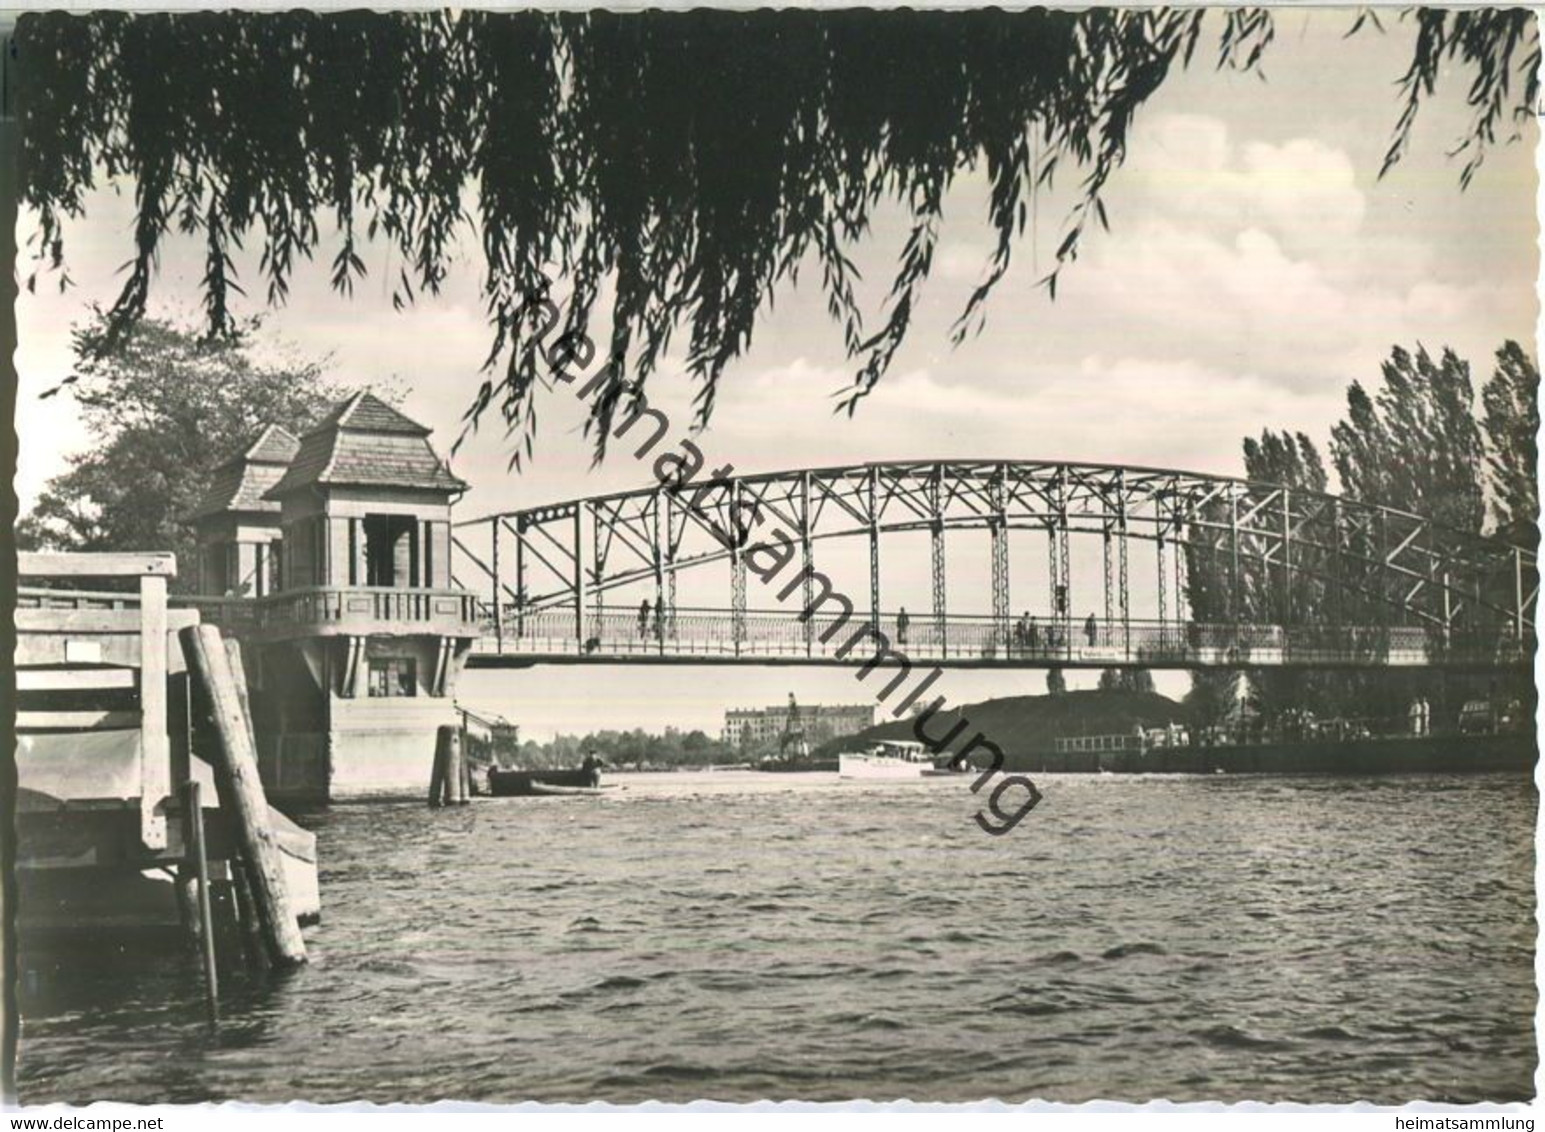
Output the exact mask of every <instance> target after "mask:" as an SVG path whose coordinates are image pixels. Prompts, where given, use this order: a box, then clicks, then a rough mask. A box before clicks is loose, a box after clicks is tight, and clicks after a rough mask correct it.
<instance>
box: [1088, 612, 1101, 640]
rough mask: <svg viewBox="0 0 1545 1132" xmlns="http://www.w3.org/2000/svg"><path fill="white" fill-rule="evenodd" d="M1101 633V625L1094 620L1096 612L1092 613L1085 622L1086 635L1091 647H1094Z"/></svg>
mask: <svg viewBox="0 0 1545 1132" xmlns="http://www.w3.org/2000/svg"><path fill="white" fill-rule="evenodd" d="M1099 635H1100V630H1099V626H1098V625H1097V624H1096V622H1095V620H1094V614H1092V613H1091V614H1090V615H1089V617H1088V620H1086V621H1085V622H1084V636H1085V637H1086V638H1088V640H1089V647H1090V648H1093V647H1094V642H1095V641H1096V640H1097V639H1098V637H1099Z"/></svg>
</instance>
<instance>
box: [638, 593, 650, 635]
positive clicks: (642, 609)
mask: <svg viewBox="0 0 1545 1132" xmlns="http://www.w3.org/2000/svg"><path fill="white" fill-rule="evenodd" d="M638 639H639V640H641V641H644V640H648V639H649V599H648V598H647V597H646V598H645V599H644V603H643V604H642V605H640V606H639V607H638Z"/></svg>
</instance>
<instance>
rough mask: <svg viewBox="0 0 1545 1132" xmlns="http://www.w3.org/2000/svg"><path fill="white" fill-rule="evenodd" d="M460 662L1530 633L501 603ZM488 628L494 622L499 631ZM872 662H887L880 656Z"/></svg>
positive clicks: (1369, 649) (1461, 647) (1484, 659)
mask: <svg viewBox="0 0 1545 1132" xmlns="http://www.w3.org/2000/svg"><path fill="white" fill-rule="evenodd" d="M482 630H483V633H482V636H480V637H479V638H478V639H477V640H476V641H475V642H474V644H473V649H472V653H471V655H470V656H469V657H468V664H469V665H470V666H472V667H474V668H494V667H520V666H524V665H527V664H531V663H535V662H538V661H540V662H543V663H565V662H567V663H623V664H736V663H740V664H757V665H768V664H790V665H792V664H817V665H821V664H825V665H842V664H854V665H862V664H864V663H866V662H868V661H870V660H872V659H873V658H874V657H875V655H876V653H877V652H880V651H882V650H884V649H888V650H890V651H891V652H893V653H901V654H904V655H905V657H906V659H907V660H908V661H909V662H910V663H912V664H913V665H918V664H930V665H932V664H939V665H944V666H947V667H956V668H973V667H974V668H1051V667H1061V668H1110V667H1148V668H1237V667H1301V668H1361V669H1367V668H1448V669H1455V670H1459V669H1471V670H1483V669H1491V670H1495V669H1498V668H1511V667H1521V666H1526V665H1527V664H1528V663H1529V661H1530V657H1531V656H1532V642H1530V641H1527V640H1526V641H1525V642H1523V644H1522V645H1520V644H1519V642H1518V641H1517V640H1516V639H1506V638H1504V639H1502V640H1499V639H1498V638H1497V637H1496V635H1495V634H1489V635H1484V636H1482V637H1479V638H1466V637H1464V636H1461V635H1459V634H1448V635H1447V639H1444V634H1443V633H1442V632H1441V631H1440V630H1436V629H1432V628H1425V627H1410V626H1400V627H1370V626H1348V627H1326V626H1312V627H1298V626H1280V625H1211V624H1198V623H1194V622H1190V623H1181V622H1168V623H1159V622H1151V621H1149V622H1139V621H1129V622H1125V623H1120V622H1096V623H1095V624H1094V625H1092V626H1091V625H1088V624H1086V623H1079V622H1072V623H1052V624H1046V623H1040V624H1038V625H1036V626H1035V628H1034V629H1033V630H1031V631H1027V629H1026V627H1023V626H1020V625H1018V624H1013V623H1011V624H1009V625H1008V626H1004V625H1002V624H1001V623H999V622H997V621H995V620H994V619H993V618H990V617H962V616H954V617H950V618H947V619H945V620H943V621H939V620H935V619H934V618H931V617H929V618H927V619H926V620H925V619H924V618H922V617H919V618H917V619H914V620H912V621H911V622H910V623H909V624H908V625H907V627H906V629H905V630H904V631H902V630H900V629H899V628H898V626H897V622H896V618H895V616H894V615H891V614H887V615H886V616H884V617H883V618H882V619H881V623H880V636H879V637H876V636H874V635H873V633H872V631H871V630H870V629H869V624H868V620H867V618H865V617H864V616H863V615H855V616H854V618H853V619H851V620H843V619H840V618H839V619H834V618H830V617H819V616H818V617H814V618H811V619H810V621H809V623H808V624H807V623H806V622H805V621H804V620H802V619H801V618H800V617H798V616H797V615H795V614H790V613H748V614H747V615H746V616H745V617H744V618H743V619H737V618H736V617H735V616H734V615H733V614H732V613H731V612H729V611H727V610H726V611H711V610H691V611H685V610H684V611H678V612H677V613H676V615H675V616H674V617H670V616H667V617H666V619H665V620H664V621H663V622H660V621H657V620H656V619H654V618H650V619H648V620H647V621H641V620H640V618H639V616H638V614H637V613H636V612H631V611H628V612H624V611H617V610H610V611H605V612H601V613H596V614H592V615H590V616H587V617H586V618H585V630H586V631H585V632H584V633H583V634H581V633H579V632H578V631H577V630H576V622H575V616H574V613H573V612H572V611H571V610H552V609H548V610H542V611H538V612H535V613H529V612H528V613H525V614H520V613H518V612H516V611H514V610H509V611H506V612H505V613H504V615H503V617H502V619H501V621H500V623H499V624H498V625H496V624H495V623H494V622H493V621H492V620H491V619H486V618H485V620H484V623H483V626H482ZM499 630H502V635H501V633H500V631H499ZM882 662H883V663H886V664H894V663H896V662H894V661H891V660H889V659H883V660H882Z"/></svg>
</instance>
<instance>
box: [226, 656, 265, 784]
mask: <svg viewBox="0 0 1545 1132" xmlns="http://www.w3.org/2000/svg"><path fill="white" fill-rule="evenodd" d="M225 658H226V660H227V661H229V662H230V665H231V680H232V681H233V682H234V683H235V685H236V698H237V700H239V701H240V702H241V714H242V715H243V716H244V717H245V718H246V720H247V738H248V740H249V741H250V742H251V743H252V755H253V758H255V759H256V760H257V766H258V769H259V771H260V772H261V770H262V766H263V759H262V756H261V755H260V754H259V753H258V745H257V728H256V727H255V726H254V724H253V722H252V700H251V698H250V695H249V693H248V691H247V665H246V663H245V662H244V661H243V660H242V657H241V642H240V641H238V640H237V639H236V638H235V637H232V638H231V639H230V640H228V641H226V642H225ZM259 781H261V777H260V778H259Z"/></svg>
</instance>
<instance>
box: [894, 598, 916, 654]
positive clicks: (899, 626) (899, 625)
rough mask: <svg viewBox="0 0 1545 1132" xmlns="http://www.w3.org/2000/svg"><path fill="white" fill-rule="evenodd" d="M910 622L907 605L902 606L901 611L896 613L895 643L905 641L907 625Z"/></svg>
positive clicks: (903, 642) (904, 642)
mask: <svg viewBox="0 0 1545 1132" xmlns="http://www.w3.org/2000/svg"><path fill="white" fill-rule="evenodd" d="M910 624H912V618H910V617H908V616H907V607H906V606H904V605H903V606H902V607H901V612H900V613H898V614H896V643H897V644H902V645H904V644H906V643H907V626H908V625H910Z"/></svg>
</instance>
